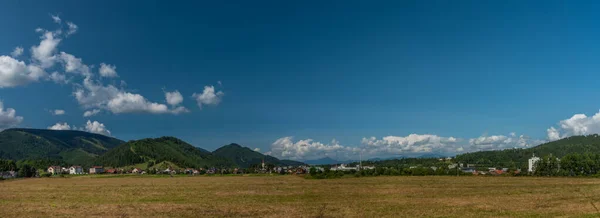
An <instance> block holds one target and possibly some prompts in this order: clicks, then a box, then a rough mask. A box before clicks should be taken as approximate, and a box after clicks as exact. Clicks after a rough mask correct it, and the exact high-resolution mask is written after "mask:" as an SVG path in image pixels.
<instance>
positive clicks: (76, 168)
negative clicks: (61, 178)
mask: <svg viewBox="0 0 600 218" xmlns="http://www.w3.org/2000/svg"><path fill="white" fill-rule="evenodd" d="M69 174H83V168H82V167H81V166H71V167H69Z"/></svg>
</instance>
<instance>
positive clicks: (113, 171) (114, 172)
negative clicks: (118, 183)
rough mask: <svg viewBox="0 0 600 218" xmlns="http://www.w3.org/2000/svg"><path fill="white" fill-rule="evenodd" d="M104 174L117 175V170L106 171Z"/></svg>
mask: <svg viewBox="0 0 600 218" xmlns="http://www.w3.org/2000/svg"><path fill="white" fill-rule="evenodd" d="M106 173H108V174H116V173H117V169H107V170H106Z"/></svg>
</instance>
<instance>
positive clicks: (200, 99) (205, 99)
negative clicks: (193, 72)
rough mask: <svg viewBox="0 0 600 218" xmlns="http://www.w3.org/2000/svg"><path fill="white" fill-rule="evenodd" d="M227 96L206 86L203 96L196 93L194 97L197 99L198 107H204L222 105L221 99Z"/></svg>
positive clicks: (212, 87)
mask: <svg viewBox="0 0 600 218" xmlns="http://www.w3.org/2000/svg"><path fill="white" fill-rule="evenodd" d="M223 95H225V93H223V92H222V91H218V92H215V87H214V86H204V91H202V93H201V94H198V93H194V94H193V95H192V97H194V98H195V99H196V102H197V103H198V107H200V108H202V105H218V104H219V103H221V98H222V97H223Z"/></svg>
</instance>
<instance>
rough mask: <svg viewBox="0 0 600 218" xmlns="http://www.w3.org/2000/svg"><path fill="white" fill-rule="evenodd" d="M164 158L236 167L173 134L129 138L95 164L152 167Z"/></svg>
mask: <svg viewBox="0 0 600 218" xmlns="http://www.w3.org/2000/svg"><path fill="white" fill-rule="evenodd" d="M165 161H167V162H169V163H173V164H175V165H177V166H178V167H182V168H183V167H194V168H200V167H204V168H207V167H232V166H234V164H233V163H232V162H230V161H228V160H226V159H225V158H221V157H216V156H214V155H212V154H211V153H210V152H208V151H206V150H203V149H200V148H197V147H194V146H192V145H190V144H188V143H186V142H184V141H182V140H180V139H177V138H174V137H161V138H155V139H141V140H135V141H129V142H127V143H125V144H122V145H120V146H118V147H116V148H114V149H112V150H110V151H109V152H107V153H106V154H104V155H102V156H100V157H99V158H98V159H97V160H96V163H97V164H102V165H104V166H110V167H123V166H132V165H139V164H144V163H147V166H149V167H150V166H152V165H154V164H157V163H161V162H165Z"/></svg>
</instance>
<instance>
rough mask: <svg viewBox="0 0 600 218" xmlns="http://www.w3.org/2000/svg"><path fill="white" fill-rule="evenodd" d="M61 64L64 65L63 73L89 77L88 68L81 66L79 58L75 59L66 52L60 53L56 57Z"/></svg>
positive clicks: (81, 62)
mask: <svg viewBox="0 0 600 218" xmlns="http://www.w3.org/2000/svg"><path fill="white" fill-rule="evenodd" d="M58 57H59V59H60V61H61V63H62V64H63V65H64V68H65V71H66V72H67V73H76V74H81V75H84V76H89V75H91V72H90V68H89V67H88V66H87V65H85V64H83V61H81V58H77V57H75V56H74V55H72V54H68V53H66V52H60V55H59V56H58Z"/></svg>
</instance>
